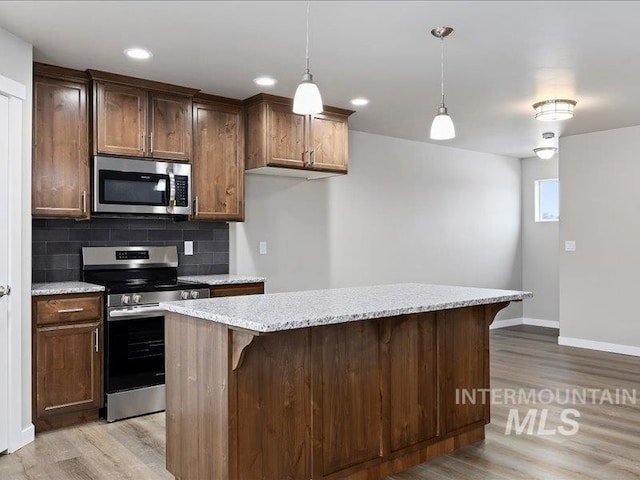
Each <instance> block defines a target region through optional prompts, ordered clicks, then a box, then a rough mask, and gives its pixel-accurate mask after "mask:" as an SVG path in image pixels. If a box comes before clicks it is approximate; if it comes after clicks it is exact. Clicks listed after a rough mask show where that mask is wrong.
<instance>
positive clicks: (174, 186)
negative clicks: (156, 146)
mask: <svg viewBox="0 0 640 480" xmlns="http://www.w3.org/2000/svg"><path fill="white" fill-rule="evenodd" d="M93 211H94V212H95V213H134V214H164V215H167V214H177V215H189V214H191V165H187V164H176V163H166V162H154V161H150V160H134V159H130V158H118V157H101V156H96V157H94V160H93Z"/></svg>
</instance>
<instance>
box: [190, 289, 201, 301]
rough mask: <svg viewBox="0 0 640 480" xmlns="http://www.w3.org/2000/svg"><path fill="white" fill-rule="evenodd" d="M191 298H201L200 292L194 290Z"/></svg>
mask: <svg viewBox="0 0 640 480" xmlns="http://www.w3.org/2000/svg"><path fill="white" fill-rule="evenodd" d="M191 298H193V299H196V298H200V292H198V291H196V290H192V291H191Z"/></svg>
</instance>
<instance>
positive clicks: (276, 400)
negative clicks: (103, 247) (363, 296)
mask: <svg viewBox="0 0 640 480" xmlns="http://www.w3.org/2000/svg"><path fill="white" fill-rule="evenodd" d="M507 305H508V302H505V303H500V304H493V305H485V306H477V307H465V308H458V309H452V310H444V311H438V312H429V313H421V314H412V315H402V316H397V317H389V318H381V319H374V320H363V321H354V322H347V323H342V324H336V325H325V326H319V327H309V328H301V329H295V330H285V331H279V332H273V333H267V334H263V333H260V334H259V333H257V332H247V331H240V330H234V328H233V327H229V326H226V325H222V324H218V323H215V322H211V321H208V320H202V319H198V318H192V317H187V316H184V315H180V314H177V313H169V314H168V315H167V317H166V327H165V328H166V345H167V354H166V362H167V469H168V470H169V471H170V472H171V473H173V474H174V475H175V476H176V478H178V479H180V480H199V479H202V478H216V479H221V480H254V479H290V480H309V479H324V480H334V479H335V480H337V479H351V480H374V479H383V478H384V477H385V476H388V475H392V474H394V473H398V472H401V471H404V470H406V469H408V468H409V467H411V466H413V465H417V464H419V463H422V462H425V461H428V460H430V459H431V458H434V457H437V456H440V455H444V454H446V453H449V452H451V451H453V450H455V449H457V448H460V447H462V446H465V445H468V444H470V443H474V442H477V441H479V440H482V439H484V425H485V423H488V422H489V420H490V418H489V416H488V415H489V409H488V408H485V407H484V406H483V405H469V404H467V405H455V399H456V397H455V394H456V389H458V388H489V377H488V372H489V365H488V360H489V357H488V347H489V336H488V332H489V325H490V324H491V322H492V321H493V318H494V317H495V314H496V313H497V312H498V311H499V310H500V309H502V308H504V307H506V306H507Z"/></svg>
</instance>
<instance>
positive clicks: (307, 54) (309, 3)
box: [306, 1, 311, 73]
mask: <svg viewBox="0 0 640 480" xmlns="http://www.w3.org/2000/svg"><path fill="white" fill-rule="evenodd" d="M310 5H311V2H310V1H307V49H306V56H307V69H306V73H309V71H310V70H309V9H310Z"/></svg>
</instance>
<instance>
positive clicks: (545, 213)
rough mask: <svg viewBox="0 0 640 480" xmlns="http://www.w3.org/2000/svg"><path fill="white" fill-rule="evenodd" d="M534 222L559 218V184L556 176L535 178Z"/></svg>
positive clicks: (555, 220) (553, 220)
mask: <svg viewBox="0 0 640 480" xmlns="http://www.w3.org/2000/svg"><path fill="white" fill-rule="evenodd" d="M535 189H536V192H535V197H536V198H535V202H536V222H557V221H558V220H560V186H559V183H558V179H557V178H550V179H548V180H536V186H535Z"/></svg>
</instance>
